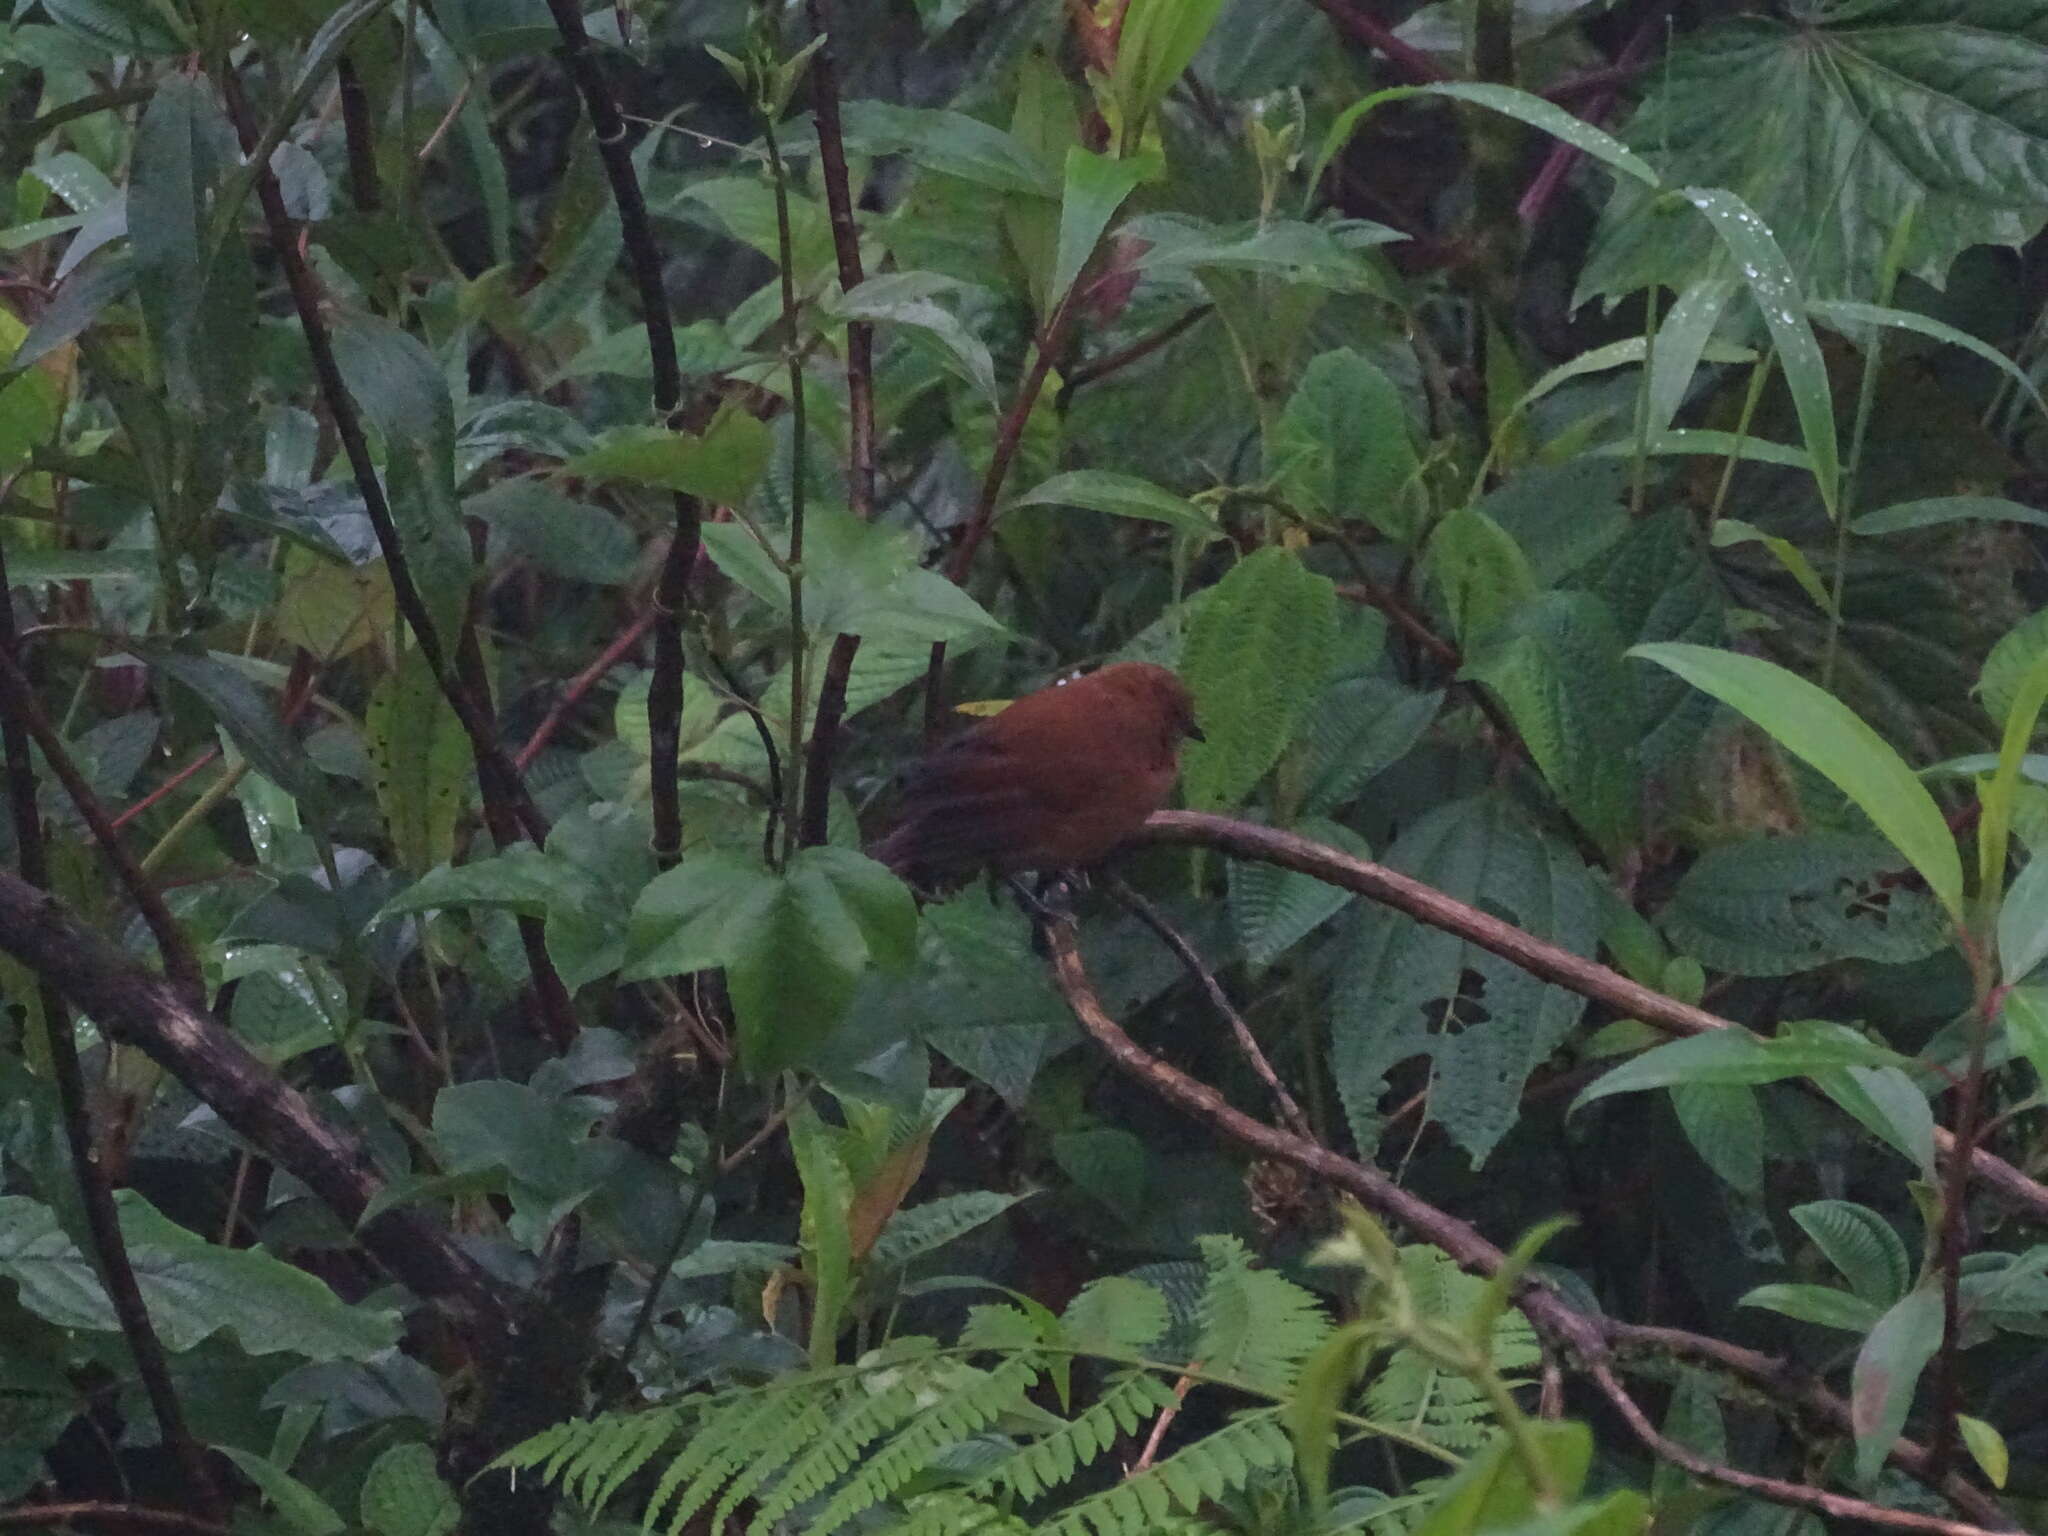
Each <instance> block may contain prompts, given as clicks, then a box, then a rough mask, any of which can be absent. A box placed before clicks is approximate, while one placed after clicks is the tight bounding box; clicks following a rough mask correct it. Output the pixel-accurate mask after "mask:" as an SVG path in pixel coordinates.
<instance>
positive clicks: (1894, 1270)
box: [1791, 1200, 1913, 1307]
mask: <svg viewBox="0 0 2048 1536" xmlns="http://www.w3.org/2000/svg"><path fill="white" fill-rule="evenodd" d="M1791 1216H1792V1219H1793V1220H1794V1221H1796V1222H1798V1223H1799V1226H1800V1228H1801V1230H1802V1231H1804V1232H1805V1233H1806V1235H1807V1236H1808V1237H1810V1238H1812V1239H1813V1241H1814V1244H1815V1246H1816V1247H1818V1248H1819V1249H1820V1251H1821V1252H1822V1253H1824V1254H1825V1255H1827V1259H1828V1262H1829V1263H1830V1264H1832V1265H1834V1266H1835V1268H1836V1269H1837V1270H1839V1271H1840V1272H1841V1276H1842V1278H1843V1279H1844V1280H1846V1281H1848V1282H1849V1289H1850V1290H1851V1291H1853V1292H1855V1293H1856V1294H1857V1295H1858V1296H1860V1297H1862V1298H1863V1300H1865V1301H1867V1302H1869V1303H1870V1304H1871V1305H1872V1306H1873V1307H1888V1306H1890V1305H1891V1304H1892V1303H1893V1302H1895V1301H1897V1300H1898V1299H1899V1298H1900V1297H1901V1296H1903V1295H1905V1294H1906V1287H1907V1286H1908V1285H1910V1284H1911V1283H1912V1280H1913V1266H1912V1262H1911V1260H1910V1259H1909V1258H1908V1257H1907V1254H1906V1245H1905V1244H1904V1243H1903V1242H1901V1241H1900V1240H1899V1235H1898V1233H1896V1232H1894V1231H1893V1230H1892V1226H1891V1223H1890V1222H1888V1221H1886V1220H1885V1219H1884V1218H1883V1217H1882V1216H1880V1215H1878V1213H1877V1212H1875V1211H1873V1210H1871V1209H1870V1208H1869V1207H1868V1206H1864V1205H1857V1204H1856V1203H1855V1202H1854V1201H1850V1200H1813V1201H1809V1202H1808V1203H1807V1204H1805V1205H1795V1206H1793V1207H1792V1210H1791Z"/></svg>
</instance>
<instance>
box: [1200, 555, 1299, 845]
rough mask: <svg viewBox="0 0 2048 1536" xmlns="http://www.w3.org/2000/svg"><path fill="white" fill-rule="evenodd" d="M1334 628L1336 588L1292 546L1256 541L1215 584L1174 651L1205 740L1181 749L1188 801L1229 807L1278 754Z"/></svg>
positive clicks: (1203, 806) (1291, 733) (1209, 806)
mask: <svg viewBox="0 0 2048 1536" xmlns="http://www.w3.org/2000/svg"><path fill="white" fill-rule="evenodd" d="M1336 636H1337V594H1336V589H1335V588H1334V587H1332V586H1331V584H1330V581H1329V579H1328V578H1327V577H1324V576H1319V575H1317V574H1316V573H1315V572H1313V571H1311V570H1309V569H1308V568H1307V567H1306V566H1304V565H1303V564H1302V563H1301V561H1300V559H1299V558H1298V557H1297V556H1295V555H1294V554H1293V553H1292V552H1291V551H1289V550H1285V549H1279V548H1267V549H1262V550H1260V551H1258V552H1257V553H1256V554H1253V555H1250V556H1248V557H1247V558H1245V559H1244V560H1241V561H1239V562H1238V564H1237V565H1236V566H1234V567H1233V568H1232V569H1231V572H1230V574H1229V575H1227V576H1225V577H1224V578H1223V580H1222V581H1220V582H1218V583H1217V584H1216V587H1215V589H1214V590H1213V591H1212V592H1211V593H1210V594H1209V597H1208V599H1207V600H1206V601H1205V602H1204V603H1203V604H1202V607H1201V611H1200V612H1199V613H1197V614H1196V615H1195V619H1194V622H1193V624H1192V625H1191V626H1190V627H1189V630H1188V638H1187V646H1186V649H1185V650H1184V651H1183V652H1182V656H1181V675H1182V676H1183V677H1185V678H1186V679H1187V684H1188V688H1189V689H1190V690H1191V691H1192V692H1193V694H1194V696H1195V715H1196V718H1197V719H1198V720H1199V721H1200V722H1201V726H1202V730H1203V731H1204V733H1205V734H1206V735H1207V738H1208V739H1207V740H1206V741H1205V742H1201V743H1197V744H1195V745H1192V746H1190V747H1189V748H1188V749H1187V751H1186V753H1185V754H1184V756H1183V761H1184V763H1185V764H1186V768H1185V772H1184V778H1185V781H1186V784H1187V796H1188V803H1189V804H1190V805H1193V806H1196V807H1198V808H1200V809H1204V810H1215V809H1217V808H1219V807H1222V806H1227V805H1233V804H1235V803H1236V802H1237V801H1239V800H1241V799H1242V798H1243V797H1244V796H1245V795H1246V794H1247V793H1249V792H1250V790H1251V788H1252V786H1253V785H1254V784H1256V783H1258V781H1259V780H1260V779H1261V778H1263V777H1264V776H1265V773H1266V770H1267V769H1269V768H1271V767H1272V766H1273V764H1274V763H1276V762H1278V761H1279V759H1280V754H1281V753H1282V752H1283V751H1285V750H1286V748H1287V744H1288V742H1289V741H1291V740H1292V739H1293V737H1294V730H1295V725H1296V722H1297V721H1298V720H1299V719H1300V716H1301V712H1302V710H1303V708H1304V707H1305V706H1306V705H1307V704H1308V702H1309V700H1311V699H1313V698H1314V697H1315V696H1316V694H1317V693H1318V692H1319V691H1320V689H1321V687H1322V681H1323V674H1324V672H1325V671H1326V669H1327V668H1328V666H1329V657H1330V648H1331V645H1332V642H1334V641H1335V639H1336Z"/></svg>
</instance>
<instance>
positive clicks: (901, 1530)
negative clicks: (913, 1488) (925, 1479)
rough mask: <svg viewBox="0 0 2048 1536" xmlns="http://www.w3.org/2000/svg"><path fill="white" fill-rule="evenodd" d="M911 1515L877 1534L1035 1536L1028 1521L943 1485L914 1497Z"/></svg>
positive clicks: (908, 1535) (881, 1529) (880, 1529)
mask: <svg viewBox="0 0 2048 1536" xmlns="http://www.w3.org/2000/svg"><path fill="white" fill-rule="evenodd" d="M909 1516H910V1517H909V1519H907V1520H905V1521H903V1522H902V1523H900V1524H896V1525H885V1526H882V1527H880V1528H879V1530H878V1532H877V1536H1031V1526H1030V1524H1029V1523H1028V1522H1026V1521H1023V1520H1019V1519H1018V1518H1017V1517H1016V1516H1015V1515H1010V1514H1005V1513H1004V1512H1003V1511H1002V1510H1000V1509H997V1508H995V1507H994V1506H993V1505H990V1504H984V1503H982V1502H981V1501H980V1500H979V1499H975V1498H972V1497H970V1496H969V1495H967V1494H964V1493H962V1492H960V1491H959V1490H958V1489H957V1488H945V1489H941V1490H940V1491H939V1492H937V1493H928V1494H924V1495H921V1496H920V1497H918V1498H916V1499H914V1500H912V1501H911V1506H910V1512H909Z"/></svg>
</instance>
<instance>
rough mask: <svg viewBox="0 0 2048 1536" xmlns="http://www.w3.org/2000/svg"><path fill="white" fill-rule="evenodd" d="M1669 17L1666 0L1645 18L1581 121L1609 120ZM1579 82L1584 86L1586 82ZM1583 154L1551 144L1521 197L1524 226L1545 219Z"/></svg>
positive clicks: (1581, 113) (1581, 114)
mask: <svg viewBox="0 0 2048 1536" xmlns="http://www.w3.org/2000/svg"><path fill="white" fill-rule="evenodd" d="M1670 16H1671V6H1670V4H1669V3H1668V0H1667V3H1665V4H1660V5H1658V6H1657V7H1656V8H1655V9H1654V10H1652V11H1651V12H1650V14H1649V15H1647V16H1645V17H1644V18H1643V20H1642V24H1641V25H1640V26H1638V27H1637V28H1636V30H1635V32H1634V33H1633V34H1631V36H1630V37H1629V40H1628V42H1627V44H1626V45H1625V46H1624V47H1623V48H1622V50H1621V55H1620V57H1618V58H1617V59H1616V60H1615V61H1614V65H1613V67H1612V70H1611V71H1605V72H1602V73H1606V74H1608V75H1610V76H1611V78H1609V79H1607V80H1605V81H1603V82H1602V83H1601V84H1600V86H1599V88H1598V89H1597V90H1596V91H1595V93H1594V94H1593V95H1592V96H1591V97H1590V98H1589V99H1588V100H1587V102H1586V104H1585V106H1584V107H1582V108H1581V109H1580V111H1579V118H1580V120H1581V121H1582V122H1586V123H1590V124H1592V125H1593V126H1594V127H1596V128H1597V127H1598V126H1599V125H1600V124H1601V123H1602V122H1604V121H1606V118H1607V114H1608V113H1610V112H1612V111H1613V110H1614V107H1615V104H1616V103H1617V102H1619V101H1620V100H1621V91H1622V87H1623V86H1624V85H1626V84H1627V83H1628V82H1629V81H1630V80H1631V79H1633V78H1634V76H1635V75H1636V74H1637V73H1639V72H1640V71H1641V69H1642V68H1643V66H1644V64H1645V63H1647V62H1648V60H1649V57H1650V49H1651V48H1652V47H1653V46H1655V44H1656V41H1657V34H1658V33H1659V32H1660V31H1662V30H1663V28H1664V26H1665V24H1666V23H1667V22H1668V21H1669V19H1670ZM1579 83H1580V84H1581V85H1583V82H1579ZM1582 153H1583V151H1581V150H1579V149H1577V148H1576V147H1574V146H1573V145H1570V144H1567V143H1565V142H1563V141H1562V140H1559V141H1558V142H1557V143H1556V144H1553V145H1552V146H1551V148H1550V153H1549V155H1548V156H1547V157H1545V159H1544V161H1543V166H1542V169H1540V170H1539V171H1537V173H1536V179H1535V180H1533V181H1531V182H1530V183H1529V190H1528V191H1526V192H1524V193H1523V194H1522V200H1521V202H1520V204H1519V205H1518V206H1517V207H1516V210H1515V211H1516V213H1517V214H1518V215H1519V216H1520V217H1521V220H1522V225H1523V228H1524V229H1534V228H1535V227H1536V226H1537V225H1538V224H1539V223H1541V222H1542V220H1543V215H1544V212H1545V211H1546V210H1547V209H1548V208H1549V207H1550V205H1551V203H1553V202H1554V201H1556V199H1557V193H1558V189H1559V188H1561V187H1562V186H1563V185H1564V180H1565V178H1566V177H1567V176H1569V175H1570V174H1571V171H1572V167H1573V166H1575V165H1577V164H1578V163H1579V157H1580V155H1581V154H1582Z"/></svg>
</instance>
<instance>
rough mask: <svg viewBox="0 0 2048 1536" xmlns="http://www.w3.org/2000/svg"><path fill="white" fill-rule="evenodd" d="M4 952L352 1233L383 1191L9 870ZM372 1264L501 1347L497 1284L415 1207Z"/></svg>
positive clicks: (310, 1116) (324, 1126) (245, 1059)
mask: <svg viewBox="0 0 2048 1536" xmlns="http://www.w3.org/2000/svg"><path fill="white" fill-rule="evenodd" d="M0 950H4V951H5V952H6V953H8V954H10V955H12V956H14V958H15V959H17V960H19V961H20V962H21V963H22V964H23V965H25V966H27V967H28V968H29V969H30V970H32V971H34V972H35V973H36V974H37V975H38V976H40V977H44V978H47V979H48V980H49V981H50V982H51V983H52V984H54V985H55V986H56V988H57V990H58V991H60V992H62V993H63V994H64V996H65V997H67V998H68V999H70V1001H71V1004H72V1006H73V1007H75V1008H77V1009H78V1010H79V1011H80V1012H82V1013H84V1014H86V1015H88V1016H89V1017H90V1018H91V1019H92V1021H93V1022H94V1023H95V1024H96V1025H98V1026H99V1028H100V1030H101V1032H102V1033H104V1034H105V1035H106V1036H107V1038H108V1039H110V1040H113V1041H115V1042H117V1043H119V1044H122V1045H130V1046H133V1047H135V1048H136V1049H137V1050H139V1051H141V1052H142V1053H143V1054H144V1055H146V1056H148V1057H149V1058H150V1060H152V1061H154V1062H156V1063H157V1065H159V1066H161V1067H162V1068H163V1069H164V1070H165V1071H167V1072H169V1073H170V1074H171V1075H172V1076H173V1077H175V1078H177V1079H178V1081H180V1082H181V1083H183V1084H184V1085H185V1086H186V1087H187V1088H189V1089H190V1090H191V1091H192V1092H193V1094H194V1095H196V1096H197V1097H198V1098H199V1099H200V1100H201V1101H202V1102H204V1103H205V1104H207V1105H208V1106H209V1107H210V1108H211V1109H212V1110H213V1111H214V1113H215V1114H217V1115H219V1116H220V1118H221V1120H222V1122H223V1123H224V1124H226V1125H227V1126H228V1127H229V1128H230V1129H232V1130H234V1131H236V1132H238V1133H239V1134H240V1135H242V1136H243V1137H244V1138H245V1139H246V1140H247V1141H248V1142H249V1143H250V1145H252V1146H253V1147H255V1148H256V1149H257V1151H258V1152H260V1153H261V1154H262V1155H263V1156H264V1157H267V1158H269V1159H270V1160H272V1161H273V1162H275V1163H277V1164H278V1165H279V1166H280V1167H282V1168H285V1169H287V1170H288V1171H289V1172H291V1173H292V1174H293V1175H294V1176H295V1177H297V1178H298V1180H299V1181H300V1182H301V1183H303V1184H304V1185H306V1187H307V1188H308V1189H310V1190H311V1191H312V1192H313V1193H314V1195H315V1196H317V1197H318V1198H319V1199H320V1201H321V1202H322V1203H323V1204H325V1205H326V1206H327V1208H328V1209H329V1210H331V1211H333V1212H334V1214H335V1215H336V1216H338V1217H340V1218H341V1220H342V1222H343V1223H344V1225H347V1226H351V1227H353V1226H354V1225H355V1224H356V1223H357V1222H358V1221H360V1220H361V1218H362V1214H363V1212H364V1210H365V1209H367V1208H368V1206H369V1204H370V1201H371V1200H372V1199H373V1198H375V1197H376V1196H377V1195H378V1194H379V1193H381V1192H382V1191H383V1189H384V1181H383V1178H382V1177H381V1176H380V1175H379V1174H378V1173H377V1171H376V1165H375V1163H374V1162H373V1161H372V1160H371V1158H370V1153H369V1149H368V1148H367V1147H365V1146H364V1145H363V1144H362V1142H360V1141H359V1140H357V1139H356V1138H355V1137H353V1136H350V1135H348V1134H346V1133H344V1132H342V1131H340V1130H337V1129H336V1128H335V1127H333V1126H332V1125H329V1124H328V1123H327V1122H326V1121H325V1120H323V1119H321V1118H320V1116H319V1115H318V1114H316V1113H315V1112H314V1109H313V1106H312V1105H311V1104H310V1103H309V1102H307V1100H306V1098H305V1096H304V1095H303V1094H301V1093H300V1092H299V1091H298V1090H297V1089H296V1088H293V1087H292V1086H291V1085H290V1084H289V1083H286V1082H285V1081H284V1080H283V1079H282V1078H280V1077H279V1076H278V1075H277V1074H276V1073H275V1072H273V1071H272V1070H271V1069H270V1068H268V1067H266V1066H265V1065H264V1064H263V1063H262V1062H260V1061H258V1060H257V1059H256V1058H255V1057H254V1056H253V1055H251V1054H250V1053H249V1050H248V1048H247V1047H246V1046H244V1045H243V1044H242V1043H241V1041H240V1040H238V1039H236V1038H235V1036H234V1035H233V1034H232V1033H231V1032H230V1031H229V1030H228V1029H227V1027H226V1026H225V1025H223V1024H222V1023H221V1022H220V1021H219V1020H218V1019H216V1018H215V1017H214V1016H213V1015H212V1014H211V1013H209V1012H207V1011H206V1010H204V1009H203V1008H200V1007H198V1006H196V1005H195V1004H193V1003H191V1002H189V1001H187V1000H186V998H185V997H184V996H183V995H182V994H181V993H180V992H179V991H178V990H177V988H175V987H173V986H172V985H171V984H170V983H168V982H167V981H165V980H163V979H162V978H160V977H158V976H155V975H152V974H151V973H150V972H148V971H147V970H145V969H143V968H142V967H141V966H140V965H138V964H136V963H135V962H134V961H133V960H131V959H130V958H129V957H128V956H126V955H124V954H123V953H121V951H120V950H118V949H116V948H115V947H114V946H113V945H112V944H110V943H109V942H107V940H106V939H104V938H102V937H101V936H100V935H99V934H98V933H96V932H95V931H93V930H92V929H91V928H89V927H87V926H86V925H85V924H84V923H82V922H80V921H79V920H78V919H77V918H76V917H75V916H73V915H72V914H71V913H70V912H68V911H67V910H66V909H65V908H64V907H63V905H62V904H61V903H59V902H58V901H56V900H55V899H54V898H52V897H50V896H48V895H47V894H45V893H44V892H42V891H39V890H37V889H36V888H35V887H34V886H32V885H30V884H29V883H28V882H27V881H25V880H21V879H17V878H16V877H15V876H13V875H10V874H6V873H0ZM359 1236H360V1238H361V1240H362V1243H363V1246H364V1248H365V1249H366V1250H368V1252H369V1254H370V1256H371V1257H372V1258H374V1259H376V1260H377V1262H378V1263H379V1264H381V1265H382V1266H383V1267H384V1268H385V1269H386V1270H387V1271H389V1272H390V1273H391V1274H392V1275H393V1276H395V1277H396V1278H397V1279H399V1280H401V1281H403V1282H404V1283H405V1284H406V1285H407V1286H409V1287H410V1288H411V1289H412V1290H413V1291H414V1292H415V1293H417V1294H418V1295H420V1296H422V1297H424V1298H427V1299H429V1300H432V1301H436V1302H439V1303H441V1304H442V1305H443V1306H445V1307H446V1308H447V1309H448V1310H449V1311H450V1312H451V1313H452V1314H453V1316H454V1317H455V1319H456V1321H457V1322H458V1324H459V1325H460V1326H461V1327H462V1329H463V1331H464V1333H465V1335H466V1336H467V1338H468V1340H469V1343H470V1345H471V1348H472V1349H473V1350H474V1351H475V1353H476V1355H477V1357H478V1358H479V1359H482V1360H488V1359H490V1358H491V1357H492V1352H493V1351H494V1350H496V1349H497V1348H498V1347H499V1346H500V1345H501V1343H502V1340H503V1336H504V1332H505V1323H506V1318H505V1313H504V1309H503V1307H502V1305H501V1304H500V1302H499V1299H498V1294H497V1288H496V1284H495V1282H494V1281H493V1280H492V1279H491V1278H490V1276H489V1275H488V1274H486V1273H485V1272H484V1270H483V1269H481V1268H480V1267H479V1266H478V1265H477V1263H476V1261H475V1260H474V1259H472V1258H470V1256H469V1254H468V1253H467V1252H466V1251H465V1250H464V1249H463V1248H462V1247H461V1245H460V1244H458V1243H457V1242H456V1241H455V1239H454V1237H453V1236H451V1235H450V1234H449V1233H448V1232H447V1231H446V1230H445V1229H444V1228H442V1227H439V1226H437V1225H435V1224H434V1223H433V1222H431V1221H429V1220H428V1219H427V1218H426V1217H425V1216H423V1215H421V1214H420V1213H419V1212H418V1211H417V1210H415V1209H413V1208H411V1207H400V1208H397V1209H394V1210H389V1211H385V1212H384V1213H383V1214H381V1215H379V1216H378V1218H377V1219H376V1220H375V1221H373V1222H370V1223H369V1224H368V1225H366V1226H364V1227H363V1229H362V1231H361V1233H360V1234H359Z"/></svg>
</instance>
